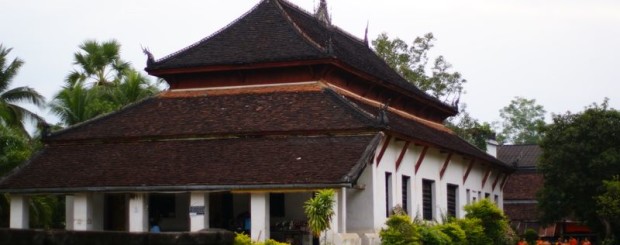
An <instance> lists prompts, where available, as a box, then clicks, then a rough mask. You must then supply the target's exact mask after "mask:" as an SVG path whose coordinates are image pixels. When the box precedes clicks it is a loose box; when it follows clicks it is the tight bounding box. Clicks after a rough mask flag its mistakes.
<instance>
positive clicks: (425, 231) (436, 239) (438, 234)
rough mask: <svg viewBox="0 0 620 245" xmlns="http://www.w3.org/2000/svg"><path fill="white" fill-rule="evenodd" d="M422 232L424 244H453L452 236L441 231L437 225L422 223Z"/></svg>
mask: <svg viewBox="0 0 620 245" xmlns="http://www.w3.org/2000/svg"><path fill="white" fill-rule="evenodd" d="M420 234H421V237H422V244H424V245H451V244H452V240H451V239H450V236H448V235H446V234H445V233H443V232H442V231H441V229H440V228H439V226H437V225H422V226H420Z"/></svg>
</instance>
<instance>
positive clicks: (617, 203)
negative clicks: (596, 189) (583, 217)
mask: <svg viewBox="0 0 620 245" xmlns="http://www.w3.org/2000/svg"><path fill="white" fill-rule="evenodd" d="M603 190H604V192H603V193H602V194H601V195H599V196H596V197H595V200H596V205H597V213H598V214H599V215H601V216H603V217H608V218H609V219H610V220H617V221H620V180H618V176H615V177H614V178H613V180H603Z"/></svg>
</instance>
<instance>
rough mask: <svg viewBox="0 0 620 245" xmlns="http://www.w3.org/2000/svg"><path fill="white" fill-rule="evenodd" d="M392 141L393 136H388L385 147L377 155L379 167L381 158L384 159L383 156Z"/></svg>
mask: <svg viewBox="0 0 620 245" xmlns="http://www.w3.org/2000/svg"><path fill="white" fill-rule="evenodd" d="M390 140H392V136H391V135H388V136H387V137H386V138H385V141H384V142H383V146H382V147H381V151H379V155H377V166H379V163H380V162H381V158H383V154H384V153H385V150H386V149H387V147H388V145H389V144H390Z"/></svg>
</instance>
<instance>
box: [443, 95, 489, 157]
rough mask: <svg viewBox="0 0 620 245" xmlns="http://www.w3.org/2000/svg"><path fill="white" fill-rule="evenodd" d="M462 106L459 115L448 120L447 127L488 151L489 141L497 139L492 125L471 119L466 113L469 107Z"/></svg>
mask: <svg viewBox="0 0 620 245" xmlns="http://www.w3.org/2000/svg"><path fill="white" fill-rule="evenodd" d="M462 105H463V106H462V107H461V109H460V112H459V115H457V116H456V117H451V118H450V119H448V120H447V121H446V126H447V127H448V128H450V129H452V131H454V133H456V134H457V135H458V136H460V137H461V138H463V139H464V140H466V141H468V142H469V143H471V144H472V145H475V146H476V147H478V148H479V149H481V150H485V151H486V149H487V140H488V139H492V138H495V131H493V129H492V128H491V124H489V123H487V122H479V121H478V119H475V118H473V117H471V115H469V112H467V111H466V108H467V105H466V104H462Z"/></svg>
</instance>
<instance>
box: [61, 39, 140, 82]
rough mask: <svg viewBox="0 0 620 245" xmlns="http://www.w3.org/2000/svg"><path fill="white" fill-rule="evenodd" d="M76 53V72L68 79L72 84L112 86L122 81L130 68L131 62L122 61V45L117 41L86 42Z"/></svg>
mask: <svg viewBox="0 0 620 245" xmlns="http://www.w3.org/2000/svg"><path fill="white" fill-rule="evenodd" d="M79 47H80V52H76V53H75V54H74V55H73V57H74V63H73V64H74V65H77V66H78V67H77V68H78V69H76V70H74V71H73V72H71V73H70V74H69V76H68V77H67V81H68V82H69V83H71V84H73V83H75V82H86V83H88V82H91V83H92V84H93V85H95V86H102V85H110V84H111V83H113V82H114V81H115V80H120V79H121V78H122V76H123V73H124V72H125V71H127V70H128V69H129V68H130V65H129V62H125V61H123V60H122V59H121V56H120V52H121V45H120V44H119V43H118V42H117V41H116V40H110V41H106V42H102V43H99V42H98V41H96V40H87V41H84V43H82V44H81V45H80V46H79Z"/></svg>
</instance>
